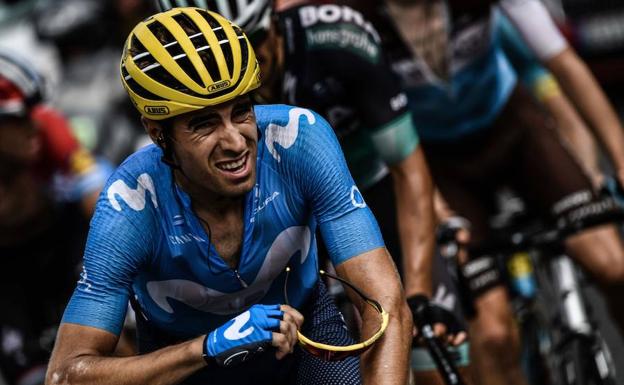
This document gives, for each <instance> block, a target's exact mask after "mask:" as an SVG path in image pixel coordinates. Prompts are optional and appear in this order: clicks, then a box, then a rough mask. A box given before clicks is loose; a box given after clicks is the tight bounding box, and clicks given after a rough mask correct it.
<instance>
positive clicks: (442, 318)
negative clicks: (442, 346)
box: [407, 294, 468, 346]
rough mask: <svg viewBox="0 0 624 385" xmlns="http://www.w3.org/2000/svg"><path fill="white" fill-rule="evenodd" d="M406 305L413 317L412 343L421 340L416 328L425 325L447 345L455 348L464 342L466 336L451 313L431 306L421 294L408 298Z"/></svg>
mask: <svg viewBox="0 0 624 385" xmlns="http://www.w3.org/2000/svg"><path fill="white" fill-rule="evenodd" d="M407 303H408V305H409V307H410V309H411V310H412V316H413V317H414V332H413V337H414V341H416V342H418V341H420V340H421V339H422V336H420V335H419V333H418V328H419V327H422V326H423V325H425V324H429V325H432V326H433V332H434V335H435V336H436V337H438V338H439V339H441V340H442V341H445V342H446V343H447V344H449V345H453V346H457V345H461V344H462V343H463V342H465V341H466V339H467V336H468V335H467V334H466V331H465V330H464V328H463V326H462V325H461V323H460V322H459V320H457V317H455V314H453V313H452V312H450V311H448V310H446V309H444V308H443V307H440V306H437V305H435V304H432V303H431V302H429V299H428V298H427V297H426V296H424V295H421V294H417V295H414V296H411V297H409V298H408V299H407Z"/></svg>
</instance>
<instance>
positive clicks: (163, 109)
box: [143, 106, 169, 115]
mask: <svg viewBox="0 0 624 385" xmlns="http://www.w3.org/2000/svg"><path fill="white" fill-rule="evenodd" d="M143 110H145V112H147V113H148V114H150V115H168V114H169V108H168V107H167V106H145V107H143Z"/></svg>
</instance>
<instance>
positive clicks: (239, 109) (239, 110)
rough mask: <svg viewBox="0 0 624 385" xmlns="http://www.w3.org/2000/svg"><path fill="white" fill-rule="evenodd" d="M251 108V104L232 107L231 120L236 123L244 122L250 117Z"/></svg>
mask: <svg viewBox="0 0 624 385" xmlns="http://www.w3.org/2000/svg"><path fill="white" fill-rule="evenodd" d="M251 111H252V106H251V103H243V104H239V105H237V106H235V107H234V109H233V110H232V120H234V121H236V122H242V121H245V120H246V119H247V118H249V117H250V116H251Z"/></svg>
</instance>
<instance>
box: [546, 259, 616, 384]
mask: <svg viewBox="0 0 624 385" xmlns="http://www.w3.org/2000/svg"><path fill="white" fill-rule="evenodd" d="M549 266H550V269H551V278H552V285H553V287H554V288H555V291H556V295H557V297H558V299H559V301H560V306H559V315H560V319H559V322H561V326H562V331H563V333H564V336H561V337H563V338H562V341H561V342H562V343H563V344H566V342H573V340H574V339H576V340H579V341H580V343H581V345H583V346H585V348H584V349H583V350H584V351H582V352H578V353H580V354H583V355H586V356H585V357H587V358H589V357H592V358H593V365H591V364H590V365H589V367H591V369H590V371H592V372H594V375H597V376H598V378H600V380H601V381H602V382H601V383H603V384H611V383H614V382H613V381H614V369H613V365H612V362H611V357H610V354H609V349H608V347H607V346H606V345H605V344H604V341H603V340H602V338H601V337H600V336H599V333H598V332H597V331H596V330H594V327H593V325H592V320H591V319H590V317H589V313H588V311H589V309H588V308H587V306H586V305H585V297H584V295H583V292H582V290H583V288H582V284H581V282H580V281H579V276H578V273H577V268H576V265H575V264H574V262H573V261H572V260H571V259H570V258H569V257H568V256H566V255H558V256H557V257H555V258H552V259H551V260H550V262H549ZM581 362H582V361H581ZM581 362H580V361H574V360H573V361H572V362H567V363H564V365H565V366H567V368H565V369H564V370H565V371H566V372H567V373H566V374H565V375H566V377H567V378H568V380H570V379H571V378H574V377H576V376H577V375H578V370H582V369H580V368H573V367H570V365H574V364H577V365H578V364H580V363H581ZM585 364H587V362H585ZM583 377H585V376H583Z"/></svg>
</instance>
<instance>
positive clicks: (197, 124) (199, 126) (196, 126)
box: [189, 117, 218, 133]
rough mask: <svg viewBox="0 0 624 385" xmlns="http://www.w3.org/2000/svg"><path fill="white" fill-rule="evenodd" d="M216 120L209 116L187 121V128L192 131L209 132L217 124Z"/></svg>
mask: <svg viewBox="0 0 624 385" xmlns="http://www.w3.org/2000/svg"><path fill="white" fill-rule="evenodd" d="M217 124H218V120H217V119H212V118H209V117H206V118H201V119H197V120H195V121H191V122H190V123H189V129H190V130H191V131H193V132H202V133H205V132H211V131H213V130H214V128H215V127H216V126H217Z"/></svg>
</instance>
